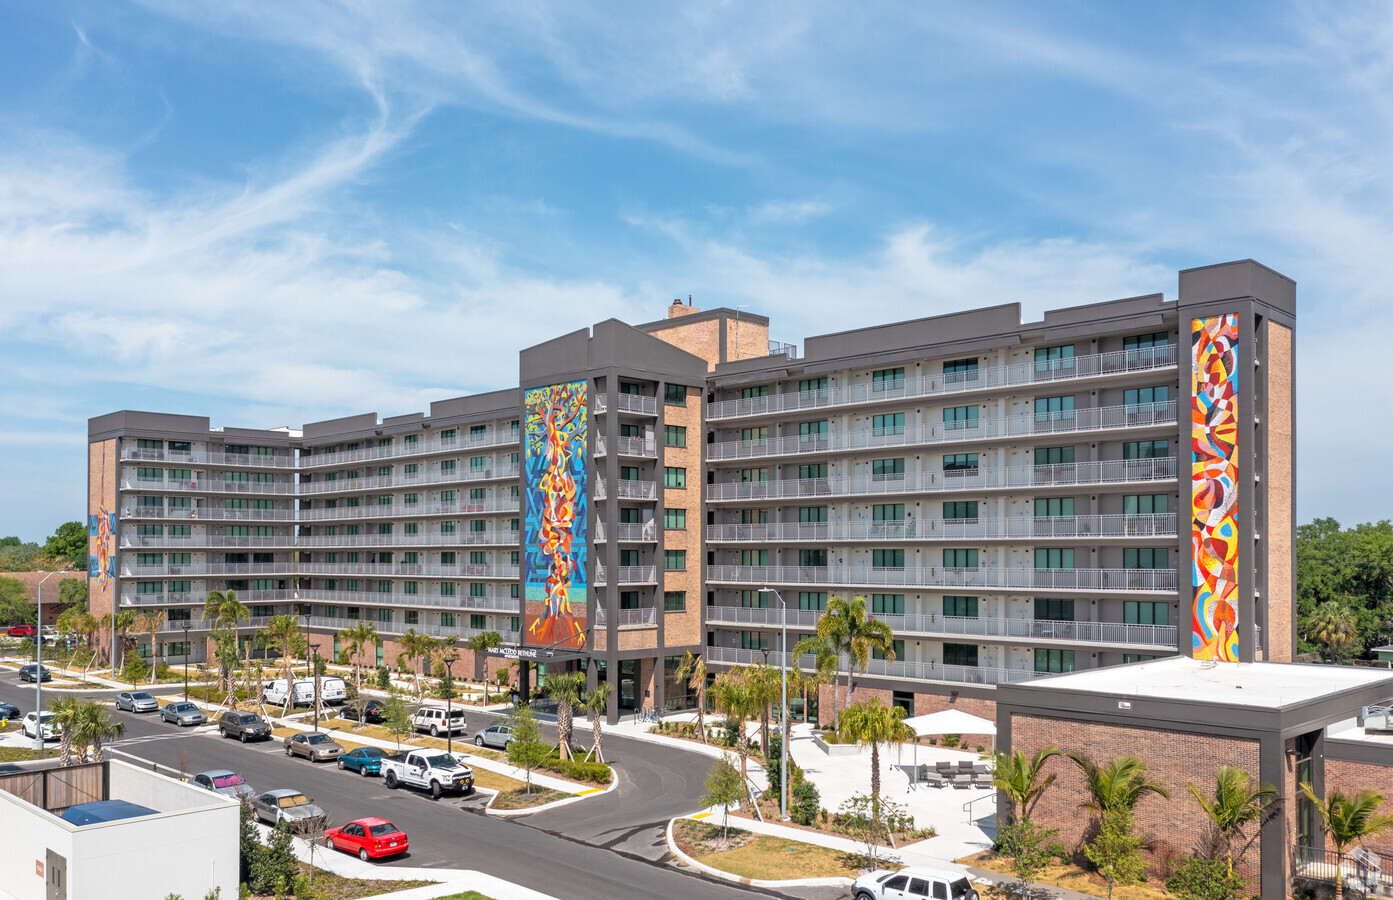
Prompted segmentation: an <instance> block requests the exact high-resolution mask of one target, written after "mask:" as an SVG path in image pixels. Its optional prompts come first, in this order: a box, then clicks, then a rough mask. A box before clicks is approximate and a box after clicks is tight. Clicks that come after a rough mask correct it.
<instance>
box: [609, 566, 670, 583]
mask: <svg viewBox="0 0 1393 900" xmlns="http://www.w3.org/2000/svg"><path fill="white" fill-rule="evenodd" d="M617 575H618V581H616V582H615V584H657V583H658V567H657V566H620V567H619V571H618V573H617ZM608 583H609V582H608V572H606V570H605V567H604V566H602V565H599V564H598V563H597V564H596V565H595V584H596V586H599V585H602V584H608Z"/></svg>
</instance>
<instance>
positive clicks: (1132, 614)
mask: <svg viewBox="0 0 1393 900" xmlns="http://www.w3.org/2000/svg"><path fill="white" fill-rule="evenodd" d="M1122 621H1123V623H1124V624H1127V625H1169V624H1170V623H1171V608H1170V604H1169V603H1159V602H1155V601H1149V600H1127V601H1126V602H1124V603H1123V604H1122Z"/></svg>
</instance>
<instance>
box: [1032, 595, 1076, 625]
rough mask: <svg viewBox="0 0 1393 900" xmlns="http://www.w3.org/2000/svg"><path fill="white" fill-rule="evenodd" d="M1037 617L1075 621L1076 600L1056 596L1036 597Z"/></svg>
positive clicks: (1056, 620) (1045, 619)
mask: <svg viewBox="0 0 1393 900" xmlns="http://www.w3.org/2000/svg"><path fill="white" fill-rule="evenodd" d="M1035 618H1036V619H1038V620H1041V621H1049V622H1072V621H1074V601H1073V600H1060V599H1058V598H1055V597H1036V598H1035Z"/></svg>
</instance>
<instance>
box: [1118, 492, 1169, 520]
mask: <svg viewBox="0 0 1393 900" xmlns="http://www.w3.org/2000/svg"><path fill="white" fill-rule="evenodd" d="M1122 512H1123V514H1124V515H1128V516H1153V515H1162V514H1164V513H1168V512H1170V497H1169V496H1168V495H1166V494H1128V495H1126V496H1125V497H1123V498H1122Z"/></svg>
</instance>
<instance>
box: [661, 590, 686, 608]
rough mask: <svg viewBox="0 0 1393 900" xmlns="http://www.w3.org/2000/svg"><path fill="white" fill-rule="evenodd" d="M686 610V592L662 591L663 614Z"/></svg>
mask: <svg viewBox="0 0 1393 900" xmlns="http://www.w3.org/2000/svg"><path fill="white" fill-rule="evenodd" d="M686 608H687V592H686V591H663V612H683V611H684V610H686Z"/></svg>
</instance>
